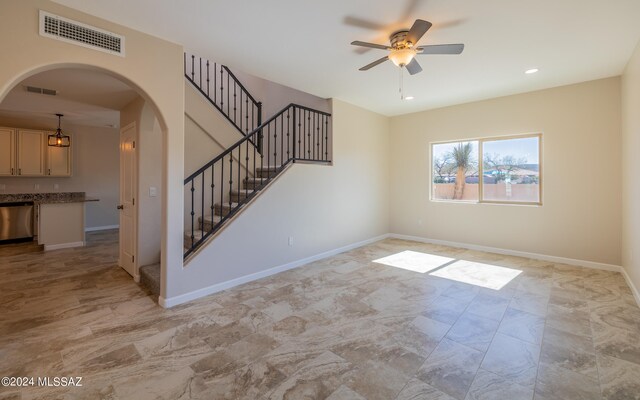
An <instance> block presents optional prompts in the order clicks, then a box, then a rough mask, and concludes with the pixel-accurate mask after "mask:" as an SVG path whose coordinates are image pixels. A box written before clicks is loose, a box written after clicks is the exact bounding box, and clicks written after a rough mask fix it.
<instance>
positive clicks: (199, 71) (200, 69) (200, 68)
mask: <svg viewBox="0 0 640 400" xmlns="http://www.w3.org/2000/svg"><path fill="white" fill-rule="evenodd" d="M198 73H199V75H200V84H199V86H200V89H202V57H200V67H198Z"/></svg>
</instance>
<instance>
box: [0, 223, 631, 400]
mask: <svg viewBox="0 0 640 400" xmlns="http://www.w3.org/2000/svg"><path fill="white" fill-rule="evenodd" d="M115 240H116V235H115V233H114V232H104V233H94V234H91V235H90V242H91V244H90V245H89V246H88V247H86V248H81V249H67V250H58V251H52V252H47V253H42V252H40V251H38V250H37V249H35V250H34V249H33V248H30V249H31V250H34V251H31V252H29V253H24V254H20V253H21V252H20V251H19V249H20V246H12V247H8V248H0V302H1V303H0V304H2V308H1V313H0V315H1V316H2V318H1V320H0V376H33V377H38V376H40V377H42V376H48V377H54V376H82V377H83V381H82V384H83V386H82V387H74V388H59V387H58V388H56V387H30V388H22V389H18V388H7V387H4V388H2V387H0V399H7V398H11V399H59V398H61V399H323V398H328V399H331V400H337V399H363V398H364V399H403V400H404V399H478V400H479V399H506V400H517V399H533V398H535V399H538V400H542V399H549V400H550V399H600V398H606V399H638V398H640V309H639V308H638V307H637V306H636V305H635V302H634V300H633V297H632V296H631V292H630V290H629V288H628V287H627V286H626V284H625V282H624V280H623V278H622V276H620V274H617V273H611V272H605V271H599V270H593V269H586V268H579V267H573V266H569V265H561V264H553V263H548V262H541V261H535V260H530V259H524V258H517V257H506V256H500V255H495V254H488V253H482V252H475V251H466V250H461V249H454V248H449V247H443V246H435V245H427V244H420V243H415V242H408V241H402V240H395V239H389V240H385V241H381V242H378V243H375V244H372V245H369V246H366V247H362V248H359V249H356V250H353V251H350V252H347V253H343V254H340V255H337V256H334V257H331V258H328V259H325V260H321V261H318V262H315V263H312V264H309V265H306V266H304V267H301V268H298V269H295V270H292V271H288V272H284V273H281V274H278V275H275V276H272V277H269V278H266V279H262V280H259V281H255V282H251V283H249V284H245V285H242V286H239V287H237V288H234V289H231V290H228V291H225V292H222V293H218V294H215V295H212V296H209V297H207V298H204V299H201V300H198V301H194V302H192V303H189V304H186V305H182V306H178V307H175V308H173V309H170V310H164V309H162V308H160V307H159V306H158V305H157V304H156V303H154V301H153V300H152V299H151V298H150V297H149V296H148V295H147V294H146V293H145V292H144V291H143V290H142V289H140V288H139V287H138V286H137V285H136V284H135V283H134V282H133V281H132V280H131V278H130V277H129V276H128V275H127V274H126V273H125V272H124V271H123V270H121V269H120V268H118V267H117V266H116V265H115V260H116V258H117V246H116V244H115ZM406 251H412V252H413V253H402V252H406ZM398 253H402V254H400V255H396V256H393V257H392V262H390V263H391V264H395V265H398V264H400V265H404V266H405V267H407V266H408V267H410V268H413V269H418V270H420V272H414V271H411V270H407V269H403V268H398V267H393V266H389V265H385V264H381V263H376V262H373V260H376V259H379V258H381V257H385V256H389V255H394V254H398ZM436 255H437V256H442V257H448V258H449V259H447V258H437V257H434V256H436ZM427 266H430V268H435V269H431V270H429V268H427ZM436 267H437V268H436ZM513 273H518V275H517V276H515V277H513V276H511V275H513ZM505 276H506V277H507V280H506V281H501V282H498V280H499V279H500V278H504V277H505ZM453 277H455V278H456V279H474V280H475V281H474V284H469V283H461V282H459V281H456V280H453V279H451V278H453ZM509 278H511V279H510V280H508V279H509ZM496 282H498V284H502V283H506V284H505V285H504V286H503V287H502V288H500V289H499V290H495V289H489V288H486V287H484V286H492V285H496Z"/></svg>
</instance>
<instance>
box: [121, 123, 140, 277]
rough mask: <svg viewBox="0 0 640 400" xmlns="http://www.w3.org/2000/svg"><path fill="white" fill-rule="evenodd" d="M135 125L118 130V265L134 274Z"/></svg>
mask: <svg viewBox="0 0 640 400" xmlns="http://www.w3.org/2000/svg"><path fill="white" fill-rule="evenodd" d="M136 161H137V157H136V125H135V123H131V124H129V125H127V126H125V127H124V128H122V129H121V130H120V205H119V206H118V208H119V210H120V266H121V267H122V268H124V270H125V271H127V272H128V273H129V274H130V275H131V276H133V277H135V276H137V274H136V268H135V265H136V260H135V258H136V254H135V252H136V210H137V208H136V199H135V197H136V187H137V185H136V175H137V173H136V171H137V162H136Z"/></svg>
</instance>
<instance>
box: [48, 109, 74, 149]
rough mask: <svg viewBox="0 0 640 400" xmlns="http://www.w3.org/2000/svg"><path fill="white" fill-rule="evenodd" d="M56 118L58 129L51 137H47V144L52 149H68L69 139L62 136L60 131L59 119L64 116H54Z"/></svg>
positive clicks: (66, 136) (67, 136)
mask: <svg viewBox="0 0 640 400" xmlns="http://www.w3.org/2000/svg"><path fill="white" fill-rule="evenodd" d="M56 115H57V116H58V129H56V133H55V134H53V135H49V137H48V139H49V140H48V142H47V144H48V145H49V146H52V147H69V146H71V138H70V137H69V135H63V134H62V129H60V118H62V117H63V116H64V115H62V114H56Z"/></svg>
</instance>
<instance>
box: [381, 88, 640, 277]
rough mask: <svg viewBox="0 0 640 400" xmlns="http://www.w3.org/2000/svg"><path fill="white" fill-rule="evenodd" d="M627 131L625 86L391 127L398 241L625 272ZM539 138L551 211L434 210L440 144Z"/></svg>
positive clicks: (561, 91) (409, 119)
mask: <svg viewBox="0 0 640 400" xmlns="http://www.w3.org/2000/svg"><path fill="white" fill-rule="evenodd" d="M620 129H621V128H620V79H619V78H609V79H603V80H598V81H593V82H586V83H581V84H577V85H571V86H564V87H558V88H554V89H548V90H543V91H538V92H532V93H525V94H520V95H514V96H508V97H502V98H497V99H491V100H487V101H481V102H476V103H470V104H463V105H458V106H453V107H447V108H442V109H438V110H431V111H425V112H420V113H415V114H409V115H403V116H399V117H394V118H391V135H390V136H391V138H392V139H391V147H390V151H391V181H390V190H391V216H390V220H391V232H393V233H399V234H405V235H414V236H419V237H425V238H430V239H438V240H446V241H453V242H459V243H466V244H474V245H481V246H489V247H496V248H502V249H509V250H516V251H524V252H530V253H538V254H544V255H550V256H558V257H567V258H573V259H579V260H587V261H593V262H599V263H607V264H614V265H620V262H621V259H620V248H621V211H620V205H621V190H622V186H621V179H620V173H621V171H620V157H621V151H620V145H621V135H620ZM536 132H542V133H543V152H542V158H543V175H544V176H543V178H544V181H543V199H542V201H543V206H541V207H535V206H511V205H490V204H460V203H458V204H454V203H449V202H431V201H430V200H429V181H430V176H429V171H430V161H429V143H430V142H435V141H446V140H456V139H467V138H478V137H486V136H500V135H513V134H519V133H536ZM586 182H588V183H590V184H585V183H586ZM639 256H640V252H639Z"/></svg>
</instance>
